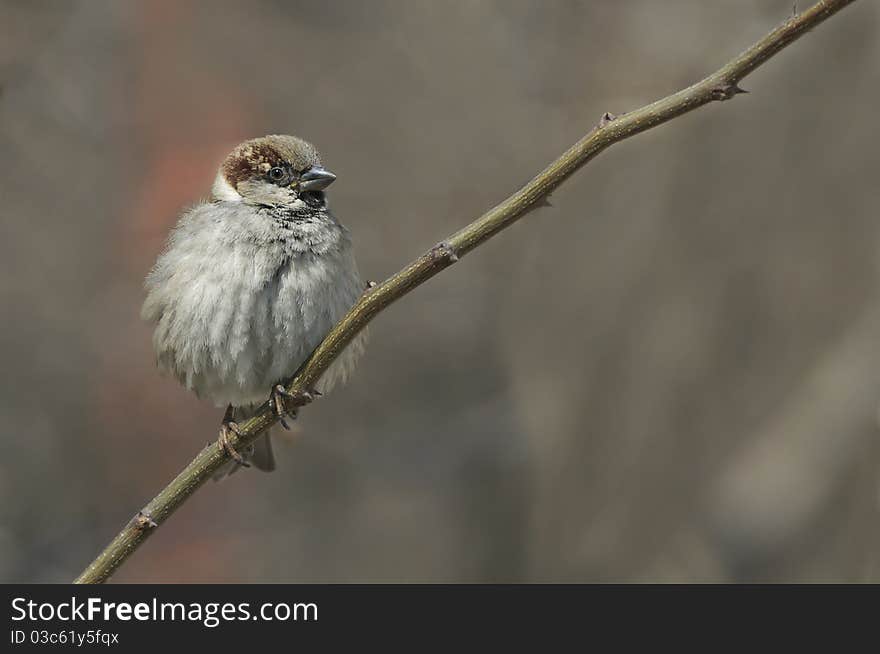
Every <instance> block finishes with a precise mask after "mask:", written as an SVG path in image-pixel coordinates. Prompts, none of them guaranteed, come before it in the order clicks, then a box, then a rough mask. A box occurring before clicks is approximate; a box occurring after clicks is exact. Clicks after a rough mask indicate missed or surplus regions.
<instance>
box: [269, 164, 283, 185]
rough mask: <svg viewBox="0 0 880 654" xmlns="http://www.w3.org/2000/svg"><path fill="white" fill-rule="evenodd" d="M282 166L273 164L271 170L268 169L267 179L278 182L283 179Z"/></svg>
mask: <svg viewBox="0 0 880 654" xmlns="http://www.w3.org/2000/svg"><path fill="white" fill-rule="evenodd" d="M284 174H285V173H284V168H281V167H280V166H275V167H274V168H273V169H272V170H270V171H269V179H271V180H272V181H273V182H280V181H281V180H282V179H284Z"/></svg>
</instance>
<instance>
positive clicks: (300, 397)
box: [269, 384, 320, 429]
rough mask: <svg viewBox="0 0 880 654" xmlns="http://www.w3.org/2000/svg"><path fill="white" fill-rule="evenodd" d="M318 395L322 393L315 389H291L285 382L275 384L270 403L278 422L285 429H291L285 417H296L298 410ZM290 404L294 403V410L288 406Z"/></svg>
mask: <svg viewBox="0 0 880 654" xmlns="http://www.w3.org/2000/svg"><path fill="white" fill-rule="evenodd" d="M316 395H320V393H319V392H318V391H315V390H312V391H299V390H294V391H289V390H287V389H286V388H284V385H283V384H275V386H274V387H273V388H272V396H271V397H270V398H269V404H270V405H271V407H272V411H273V412H274V413H275V415H276V416H277V417H278V422H280V423H281V426H282V427H284V428H285V429H290V425H288V424H287V422H286V421H285V420H284V417H285V416H291V417H293V418H296V410H297V409H298V408H299V407H301V406H305V405H306V404H308V403H309V402H311V401H312V400H314V399H315V396H316ZM288 405H293V407H294V409H293V411H291V410H290V409H288V408H287V407H288Z"/></svg>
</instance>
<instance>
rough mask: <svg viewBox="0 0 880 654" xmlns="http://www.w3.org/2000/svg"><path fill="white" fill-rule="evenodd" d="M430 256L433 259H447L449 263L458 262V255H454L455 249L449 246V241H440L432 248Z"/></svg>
mask: <svg viewBox="0 0 880 654" xmlns="http://www.w3.org/2000/svg"><path fill="white" fill-rule="evenodd" d="M431 256H432V257H433V258H435V259H447V260H448V261H449V263H455V262H456V261H458V254H456V252H455V248H453V247H452V245H450V243H449V241H440V242H439V243H438V244H437V245H435V246H434V247H432V248H431Z"/></svg>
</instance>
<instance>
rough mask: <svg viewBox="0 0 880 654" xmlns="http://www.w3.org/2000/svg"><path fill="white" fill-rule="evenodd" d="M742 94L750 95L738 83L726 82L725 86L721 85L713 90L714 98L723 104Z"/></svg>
mask: <svg viewBox="0 0 880 654" xmlns="http://www.w3.org/2000/svg"><path fill="white" fill-rule="evenodd" d="M740 93H748V91H746V90H745V89H742V88H740V87H739V85H737V83H736V82H725V83H724V84H719V85H718V86H716V87H713V88H712V98H713V99H714V100H719V101H721V102H723V101H724V100H730V99H731V98H733V96H735V95H739V94H740Z"/></svg>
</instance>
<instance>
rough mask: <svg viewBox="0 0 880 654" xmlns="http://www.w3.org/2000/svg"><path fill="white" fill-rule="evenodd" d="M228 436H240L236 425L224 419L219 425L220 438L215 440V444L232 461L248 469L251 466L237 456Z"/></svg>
mask: <svg viewBox="0 0 880 654" xmlns="http://www.w3.org/2000/svg"><path fill="white" fill-rule="evenodd" d="M230 434H235V435H236V436H241V430H240V429H239V428H238V424H237V423H235V422H233V421H232V420H231V419H227V418H224V419H223V422H222V423H221V424H220V436H219V437H218V438H217V443H218V444H219V445H220V449H221V450H223V451H224V452H226V453H227V454H228V455H229V456H230V457H232V460H233V461H235V462H236V463H237V464H238V465H240V466H242V467H244V468H249V467H250V466H251V464H250V463H249V462H248V461H247V459H245V458H244V457H243V456H242V455H241V454H239V452H238V450H236V449H235V448H234V447H232V443H230V442H229V436H230Z"/></svg>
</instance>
